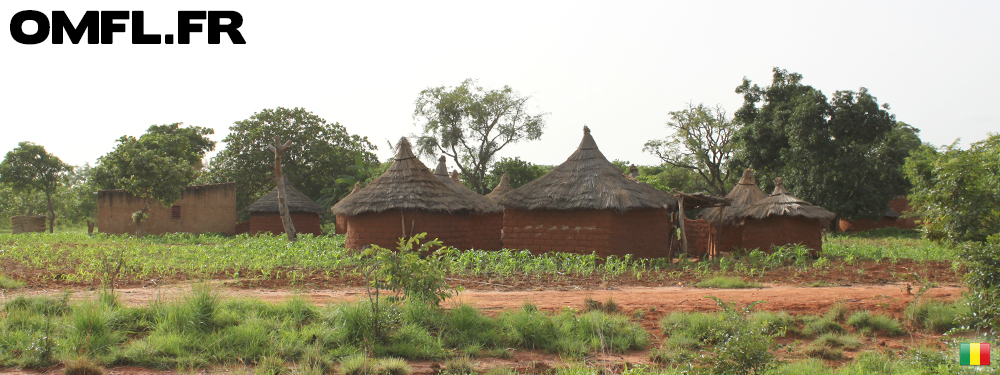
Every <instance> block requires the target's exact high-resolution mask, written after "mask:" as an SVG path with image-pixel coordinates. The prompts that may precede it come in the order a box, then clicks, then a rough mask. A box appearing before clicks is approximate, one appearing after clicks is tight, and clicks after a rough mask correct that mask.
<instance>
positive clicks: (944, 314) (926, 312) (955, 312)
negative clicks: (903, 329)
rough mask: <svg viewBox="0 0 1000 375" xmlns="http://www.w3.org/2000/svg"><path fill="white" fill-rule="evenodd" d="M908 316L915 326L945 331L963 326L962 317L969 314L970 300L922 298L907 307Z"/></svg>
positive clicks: (937, 331) (940, 331) (933, 330)
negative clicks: (943, 300) (949, 300)
mask: <svg viewBox="0 0 1000 375" xmlns="http://www.w3.org/2000/svg"><path fill="white" fill-rule="evenodd" d="M905 314H906V318H907V319H908V320H909V322H910V324H912V325H913V326H915V327H920V328H924V329H926V330H928V331H932V332H936V333H945V332H948V331H949V330H951V329H953V328H958V327H959V326H961V317H962V316H963V315H968V314H969V302H968V301H965V300H962V301H955V302H952V303H945V302H942V301H939V300H936V299H926V298H920V299H918V300H916V301H913V303H911V304H910V305H909V306H907V307H906V312H905Z"/></svg>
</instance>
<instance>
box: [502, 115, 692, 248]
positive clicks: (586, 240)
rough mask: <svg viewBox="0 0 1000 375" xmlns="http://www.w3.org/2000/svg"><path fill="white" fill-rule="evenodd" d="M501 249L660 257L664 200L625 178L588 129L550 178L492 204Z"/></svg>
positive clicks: (668, 203)
mask: <svg viewBox="0 0 1000 375" xmlns="http://www.w3.org/2000/svg"><path fill="white" fill-rule="evenodd" d="M500 205H501V206H503V207H504V218H503V233H504V239H503V241H504V247H506V248H509V249H530V250H533V251H541V252H545V251H559V252H572V253H580V254H590V253H592V252H593V253H597V255H599V256H602V257H606V256H609V255H619V256H622V255H626V254H632V255H635V256H638V257H647V258H654V257H663V256H666V255H667V254H668V252H669V249H670V241H671V235H670V232H671V227H672V225H671V220H670V216H671V212H672V211H674V210H675V207H676V206H677V200H676V199H675V198H674V197H673V196H671V195H670V194H668V193H666V192H663V191H660V190H658V189H656V188H654V187H652V186H649V185H647V184H644V183H640V182H636V181H632V180H629V179H628V178H626V177H625V176H624V175H623V174H622V171H621V170H619V169H618V168H617V167H615V166H614V165H613V164H611V162H609V161H608V159H607V158H605V157H604V154H602V153H601V151H600V150H599V149H598V148H597V143H596V142H595V141H594V137H593V136H591V135H590V129H589V128H587V127H586V126H584V127H583V141H581V142H580V146H579V147H578V148H577V150H576V152H574V153H573V154H572V155H570V157H569V159H567V160H566V161H565V162H564V163H562V164H560V165H559V166H557V167H555V168H554V169H553V170H552V171H551V172H549V173H548V174H546V175H545V176H542V177H541V178H539V179H537V180H534V181H532V182H529V183H527V184H525V185H524V186H521V187H519V188H517V189H514V190H512V191H510V192H508V193H507V194H505V195H504V196H503V197H501V198H500Z"/></svg>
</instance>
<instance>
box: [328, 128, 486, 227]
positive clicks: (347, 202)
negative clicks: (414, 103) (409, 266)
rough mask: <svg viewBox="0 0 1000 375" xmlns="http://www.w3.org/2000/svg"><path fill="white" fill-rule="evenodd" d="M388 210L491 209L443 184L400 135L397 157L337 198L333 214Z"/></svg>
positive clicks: (447, 211) (448, 211)
mask: <svg viewBox="0 0 1000 375" xmlns="http://www.w3.org/2000/svg"><path fill="white" fill-rule="evenodd" d="M389 210H420V211H429V212H445V213H460V212H470V213H475V214H482V213H487V212H492V211H494V207H487V206H485V205H482V204H478V203H477V202H475V201H473V200H471V199H469V198H468V196H466V195H462V194H456V190H455V189H453V188H452V187H450V186H448V185H445V183H444V182H442V181H441V180H440V179H438V178H437V176H435V175H433V174H432V173H431V172H430V171H429V170H428V169H427V166H425V165H424V163H422V162H420V159H418V158H417V157H416V156H415V155H414V154H413V150H412V148H411V146H410V141H409V140H407V139H406V137H403V138H401V139H400V140H399V143H398V144H397V145H396V160H395V161H393V162H392V165H390V166H389V169H387V170H386V171H385V173H383V174H382V175H381V176H379V177H378V178H376V179H375V180H374V181H372V182H370V183H369V184H368V186H365V187H364V189H361V190H360V191H357V192H355V193H354V194H351V195H349V196H348V197H346V198H344V199H342V200H341V201H340V202H337V204H336V205H334V206H333V208H332V211H333V213H335V214H338V215H340V214H344V215H348V216H357V215H361V214H364V213H378V212H385V211H389Z"/></svg>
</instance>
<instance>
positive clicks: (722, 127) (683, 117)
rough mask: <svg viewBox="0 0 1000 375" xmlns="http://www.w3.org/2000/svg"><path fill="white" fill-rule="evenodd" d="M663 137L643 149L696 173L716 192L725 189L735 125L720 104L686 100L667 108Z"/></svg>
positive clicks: (724, 192) (727, 184) (723, 192)
mask: <svg viewBox="0 0 1000 375" xmlns="http://www.w3.org/2000/svg"><path fill="white" fill-rule="evenodd" d="M667 128H668V129H670V130H671V131H672V134H670V135H668V136H667V137H666V138H665V139H654V140H651V141H649V142H646V144H645V147H643V150H644V151H646V152H649V153H651V154H653V155H656V156H657V157H659V158H660V160H662V161H663V163H665V164H669V165H672V166H674V167H679V168H686V169H689V170H691V171H693V172H695V173H697V174H698V175H699V176H700V177H701V178H702V179H703V180H705V184H704V185H707V186H708V187H709V189H708V190H709V192H710V193H711V194H715V195H718V196H724V195H726V194H727V193H729V187H730V186H732V184H730V183H729V180H730V178H729V170H728V169H727V168H726V166H727V165H726V164H727V163H728V162H729V159H730V158H731V157H732V155H733V142H731V140H732V137H733V134H734V133H735V132H736V129H737V126H736V125H734V124H733V122H732V121H731V120H729V119H727V118H726V111H725V110H724V109H723V108H722V107H721V106H717V107H715V108H711V107H706V106H705V105H704V104H698V105H697V106H695V105H693V104H690V103H689V104H688V107H687V108H686V109H683V110H680V111H673V112H670V121H668V122H667Z"/></svg>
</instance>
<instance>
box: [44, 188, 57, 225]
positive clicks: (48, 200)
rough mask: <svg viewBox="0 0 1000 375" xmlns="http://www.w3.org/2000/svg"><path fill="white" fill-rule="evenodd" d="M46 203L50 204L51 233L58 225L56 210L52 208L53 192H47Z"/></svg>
mask: <svg viewBox="0 0 1000 375" xmlns="http://www.w3.org/2000/svg"><path fill="white" fill-rule="evenodd" d="M45 203H46V204H48V206H49V233H53V231H54V230H55V227H56V211H55V210H54V209H52V194H51V193H49V192H48V191H46V192H45Z"/></svg>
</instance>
